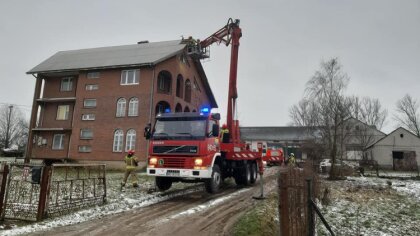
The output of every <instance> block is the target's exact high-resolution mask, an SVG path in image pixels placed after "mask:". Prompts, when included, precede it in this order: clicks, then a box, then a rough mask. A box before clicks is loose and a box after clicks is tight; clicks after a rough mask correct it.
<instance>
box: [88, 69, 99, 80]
mask: <svg viewBox="0 0 420 236" xmlns="http://www.w3.org/2000/svg"><path fill="white" fill-rule="evenodd" d="M100 76H101V74H100V73H99V72H97V71H95V72H88V73H87V78H88V79H97V78H99V77H100Z"/></svg>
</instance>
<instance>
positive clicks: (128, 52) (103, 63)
mask: <svg viewBox="0 0 420 236" xmlns="http://www.w3.org/2000/svg"><path fill="white" fill-rule="evenodd" d="M185 46H186V45H185V44H181V40H173V41H164V42H155V43H142V44H132V45H123V46H113V47H100V48H89V49H80V50H70V51H61V52H57V53H56V54H54V55H53V56H51V57H50V58H48V59H47V60H45V61H43V62H41V64H39V65H37V66H35V67H34V68H32V69H31V70H30V71H28V72H27V73H28V74H35V73H47V72H63V71H74V70H88V69H103V68H115V67H127V66H143V65H155V64H157V63H159V62H162V61H164V60H166V59H168V58H170V57H172V56H175V55H177V54H178V53H180V52H181V51H183V50H184V48H185Z"/></svg>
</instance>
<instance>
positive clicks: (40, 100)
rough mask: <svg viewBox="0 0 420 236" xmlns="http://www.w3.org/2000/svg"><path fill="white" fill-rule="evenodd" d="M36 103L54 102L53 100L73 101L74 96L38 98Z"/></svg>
mask: <svg viewBox="0 0 420 236" xmlns="http://www.w3.org/2000/svg"><path fill="white" fill-rule="evenodd" d="M36 101H37V102H38V103H54V102H75V101H76V97H63V98H38V99H37V100H36Z"/></svg>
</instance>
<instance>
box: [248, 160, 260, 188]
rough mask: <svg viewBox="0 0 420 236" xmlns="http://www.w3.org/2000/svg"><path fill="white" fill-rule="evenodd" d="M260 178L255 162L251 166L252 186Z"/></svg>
mask: <svg viewBox="0 0 420 236" xmlns="http://www.w3.org/2000/svg"><path fill="white" fill-rule="evenodd" d="M257 178H258V169H257V164H256V163H255V162H253V163H252V164H251V181H250V183H251V184H254V183H255V182H256V181H257Z"/></svg>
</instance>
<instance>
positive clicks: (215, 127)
mask: <svg viewBox="0 0 420 236" xmlns="http://www.w3.org/2000/svg"><path fill="white" fill-rule="evenodd" d="M211 133H212V134H213V136H214V137H218V136H219V125H218V124H213V127H212V129H211Z"/></svg>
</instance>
